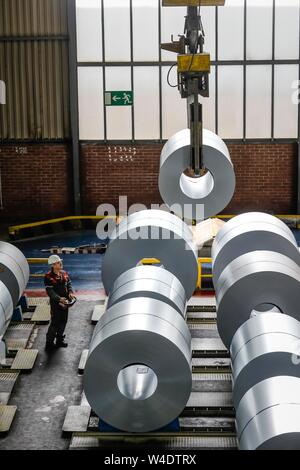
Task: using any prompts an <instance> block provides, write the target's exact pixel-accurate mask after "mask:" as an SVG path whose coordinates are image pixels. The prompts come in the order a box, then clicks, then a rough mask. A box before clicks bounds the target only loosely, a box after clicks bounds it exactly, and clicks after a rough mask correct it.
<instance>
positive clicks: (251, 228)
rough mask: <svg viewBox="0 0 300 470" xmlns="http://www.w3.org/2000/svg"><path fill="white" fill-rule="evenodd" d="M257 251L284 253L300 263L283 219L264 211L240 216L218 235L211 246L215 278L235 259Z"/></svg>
mask: <svg viewBox="0 0 300 470" xmlns="http://www.w3.org/2000/svg"><path fill="white" fill-rule="evenodd" d="M257 250H262V251H264V250H268V251H275V252H277V253H281V254H282V255H285V256H287V257H288V258H290V259H292V260H293V261H294V262H295V263H297V264H298V265H300V253H299V249H298V245H297V242H296V239H295V237H294V235H293V233H292V232H291V230H290V229H289V228H288V227H287V225H286V224H285V223H284V222H282V221H281V220H279V219H277V218H276V217H273V216H272V215H269V214H264V213H262V212H249V213H246V214H242V215H238V216H237V217H234V218H233V219H231V220H230V221H229V222H227V223H226V224H225V225H224V226H223V227H222V228H221V230H219V232H218V233H217V235H216V238H215V240H214V242H213V245H212V258H213V278H214V279H215V280H216V282H217V280H218V278H219V277H220V275H221V273H222V271H223V270H224V269H225V268H226V266H227V265H228V264H230V263H231V261H233V260H234V259H235V258H238V257H239V256H241V255H244V254H245V253H249V252H251V251H257Z"/></svg>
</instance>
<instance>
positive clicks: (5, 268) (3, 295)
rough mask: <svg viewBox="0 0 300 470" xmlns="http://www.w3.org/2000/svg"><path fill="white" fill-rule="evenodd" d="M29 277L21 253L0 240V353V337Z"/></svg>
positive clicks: (26, 265) (0, 353)
mask: <svg viewBox="0 0 300 470" xmlns="http://www.w3.org/2000/svg"><path fill="white" fill-rule="evenodd" d="M28 279H29V266H28V263H27V260H26V258H25V256H24V255H23V253H22V252H21V251H20V250H19V249H18V248H16V247H15V246H14V245H11V244H10V243H6V242H0V341H1V348H0V355H1V358H2V357H3V355H4V353H5V348H4V347H3V346H4V345H3V343H2V338H3V335H4V333H5V331H6V329H7V327H8V325H9V322H10V320H11V317H12V314H13V311H14V308H15V307H16V305H17V303H18V301H19V299H20V297H21V295H22V294H23V292H24V290H25V288H26V285H27V282H28Z"/></svg>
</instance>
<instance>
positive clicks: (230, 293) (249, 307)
mask: <svg viewBox="0 0 300 470" xmlns="http://www.w3.org/2000/svg"><path fill="white" fill-rule="evenodd" d="M216 298H217V323H218V330H219V334H220V336H221V339H222V341H223V343H224V344H225V346H227V348H228V349H229V348H230V345H231V341H232V338H233V336H234V334H235V332H236V331H237V330H238V329H239V327H240V326H241V325H242V324H243V323H245V322H246V321H247V320H248V319H249V318H250V315H251V312H252V311H253V310H255V308H256V307H257V306H259V305H261V304H271V305H273V306H275V307H277V308H278V309H279V310H280V311H281V312H284V313H285V314H287V315H290V316H291V317H294V318H296V319H299V318H300V312H299V303H300V267H299V266H298V265H297V264H296V263H295V262H294V261H292V260H291V259H290V258H288V257H286V256H284V255H282V254H280V253H275V252H272V251H254V252H251V253H246V254H244V255H242V256H239V257H238V258H236V259H235V260H233V261H232V262H231V263H230V264H229V265H228V266H227V267H226V268H225V269H224V270H223V272H222V274H221V276H220V277H219V279H218V280H217V282H216Z"/></svg>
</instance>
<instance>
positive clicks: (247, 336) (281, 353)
mask: <svg viewBox="0 0 300 470" xmlns="http://www.w3.org/2000/svg"><path fill="white" fill-rule="evenodd" d="M299 354H300V323H299V322H298V321H297V320H295V319H294V318H291V317H289V316H288V315H283V314H278V313H266V314H264V315H260V316H258V317H256V318H251V319H250V320H248V321H247V322H246V323H245V324H244V325H243V326H242V327H241V328H240V329H239V330H238V331H237V333H236V335H235V336H234V338H233V341H232V345H231V358H232V374H233V402H234V406H235V408H237V407H238V405H239V402H240V400H241V399H242V397H243V396H244V395H245V393H246V392H247V391H248V390H250V389H251V388H252V387H253V386H254V385H255V384H257V383H259V382H261V381H262V380H264V379H267V378H270V377H275V376H277V375H288V376H294V377H300V368H299V364H298V361H293V360H292V358H293V355H294V356H295V357H296V356H297V355H299Z"/></svg>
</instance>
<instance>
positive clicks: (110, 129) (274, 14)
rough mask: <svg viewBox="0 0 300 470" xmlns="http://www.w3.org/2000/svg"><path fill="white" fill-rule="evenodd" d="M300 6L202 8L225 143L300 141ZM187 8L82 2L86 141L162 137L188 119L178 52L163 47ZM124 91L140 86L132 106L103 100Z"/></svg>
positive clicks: (150, 1) (218, 126)
mask: <svg viewBox="0 0 300 470" xmlns="http://www.w3.org/2000/svg"><path fill="white" fill-rule="evenodd" d="M299 3H300V2H299V0H226V4H225V6H224V7H202V8H201V16H202V20H203V24H204V29H205V33H206V42H205V50H206V51H209V52H210V53H211V59H212V70H211V75H210V98H208V99H207V98H201V101H202V103H203V104H204V109H203V113H204V125H205V127H206V128H208V129H210V130H212V131H215V132H217V133H218V134H219V135H220V136H221V137H223V138H225V139H228V140H241V139H242V140H258V139H259V140H261V139H262V140H266V141H271V140H274V139H288V140H297V139H298V140H299V135H298V108H299V105H298V104H297V102H296V101H295V100H293V99H292V97H293V96H295V92H297V91H296V90H295V87H296V88H297V80H298V79H299V14H300V5H299ZM185 14H186V8H184V7H178V8H163V7H162V6H161V1H160V0H77V52H78V77H79V114H80V139H81V140H99V141H161V140H164V139H167V138H169V137H170V136H171V135H172V134H173V133H174V132H176V131H178V130H180V129H182V128H183V127H185V126H187V115H186V102H185V100H182V99H181V98H180V95H179V92H178V90H177V88H176V82H177V73H176V67H174V68H173V69H172V70H171V71H170V67H171V65H172V64H174V63H175V62H176V55H175V54H173V53H171V52H167V51H162V50H160V47H159V44H160V43H161V42H169V41H170V37H171V35H172V34H173V35H174V40H176V39H177V36H178V35H180V34H182V33H183V29H184V16H185ZM168 81H169V84H171V85H173V87H171V86H169V84H168ZM122 90H123V91H125V90H126V91H128V90H132V91H133V92H134V93H133V102H134V105H133V107H131V106H124V107H122V106H105V105H104V103H105V100H104V95H105V91H122Z"/></svg>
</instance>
